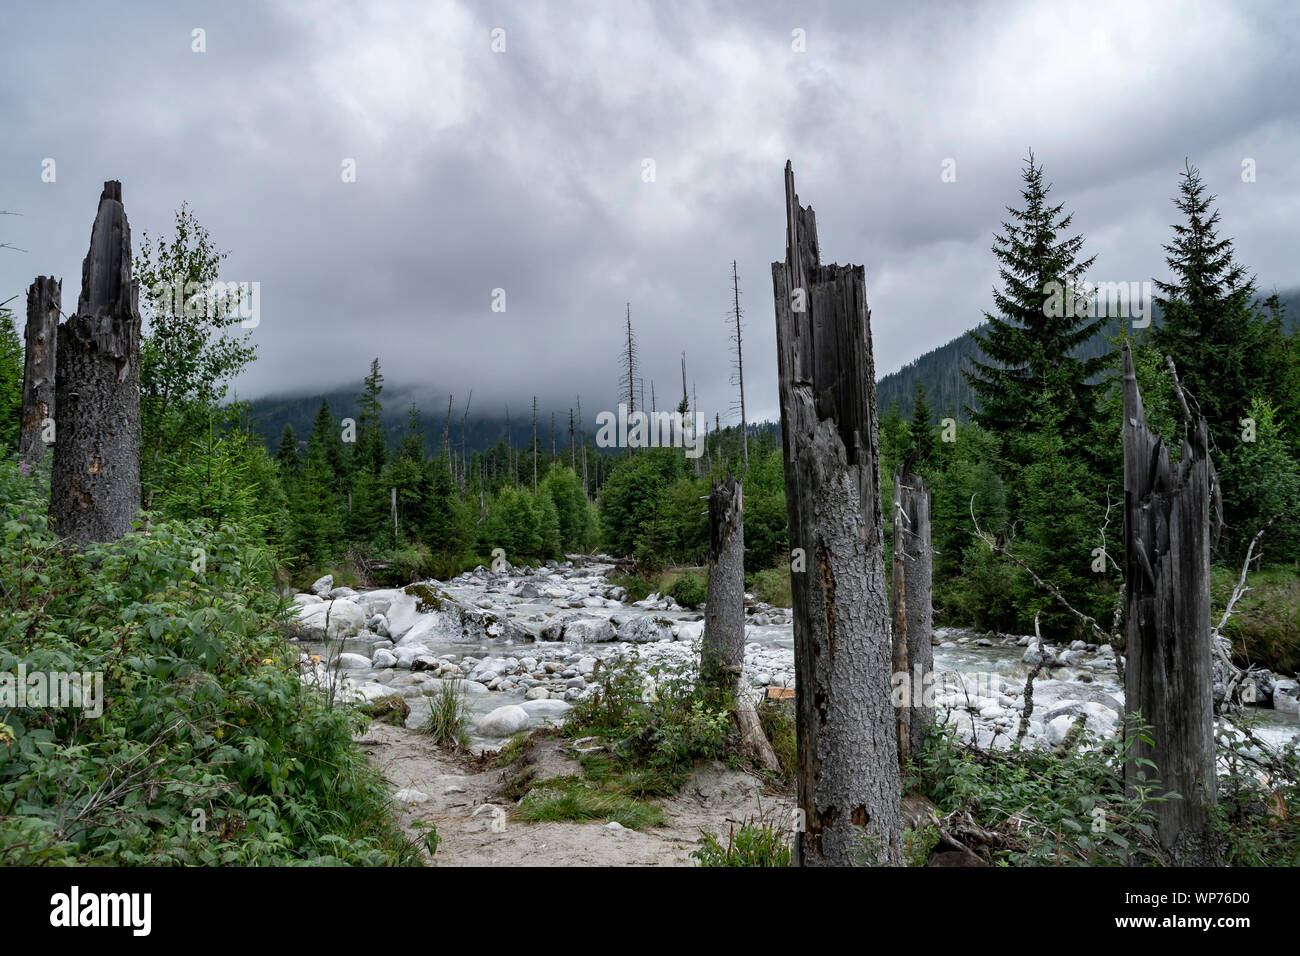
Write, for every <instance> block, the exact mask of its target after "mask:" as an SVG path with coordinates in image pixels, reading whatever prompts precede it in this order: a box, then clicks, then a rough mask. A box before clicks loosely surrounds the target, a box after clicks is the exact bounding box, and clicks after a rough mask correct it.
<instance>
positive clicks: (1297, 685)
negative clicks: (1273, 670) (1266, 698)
mask: <svg viewBox="0 0 1300 956" xmlns="http://www.w3.org/2000/svg"><path fill="white" fill-rule="evenodd" d="M1273 709H1274V710H1276V711H1277V712H1278V713H1280V714H1300V681H1294V680H1291V679H1290V678H1283V679H1281V680H1276V681H1274V682H1273Z"/></svg>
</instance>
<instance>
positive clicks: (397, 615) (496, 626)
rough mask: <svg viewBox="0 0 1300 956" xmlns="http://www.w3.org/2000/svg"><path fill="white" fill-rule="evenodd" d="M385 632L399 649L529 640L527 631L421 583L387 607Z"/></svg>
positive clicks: (410, 588) (511, 622) (408, 589)
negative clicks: (417, 646)
mask: <svg viewBox="0 0 1300 956" xmlns="http://www.w3.org/2000/svg"><path fill="white" fill-rule="evenodd" d="M388 633H389V636H390V637H392V638H393V639H394V640H395V641H396V643H397V645H398V646H399V647H403V646H409V645H414V644H457V643H472V644H482V643H485V642H486V641H488V640H499V639H506V640H511V641H531V640H532V639H533V636H532V634H531V633H530V632H529V631H527V630H526V629H525V628H523V627H522V626H521V625H519V624H516V623H515V622H514V621H511V620H507V619H506V618H502V617H498V616H497V615H496V614H495V613H493V612H491V611H485V610H483V609H481V608H477V607H470V606H469V605H466V604H464V603H462V602H460V601H457V600H456V599H455V598H453V597H451V596H450V595H449V594H447V593H445V592H437V591H434V590H433V589H432V588H431V587H429V586H428V585H423V584H421V585H411V586H410V587H409V588H407V589H405V590H404V591H403V592H402V594H401V595H400V596H399V597H397V598H395V599H394V600H393V602H392V604H391V605H390V606H389V608H388Z"/></svg>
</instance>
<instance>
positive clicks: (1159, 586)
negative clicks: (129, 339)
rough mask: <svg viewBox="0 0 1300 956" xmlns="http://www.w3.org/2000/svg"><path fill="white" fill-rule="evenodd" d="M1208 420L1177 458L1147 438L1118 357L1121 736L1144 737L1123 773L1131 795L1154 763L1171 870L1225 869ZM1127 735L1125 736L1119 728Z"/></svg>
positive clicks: (1130, 375)
mask: <svg viewBox="0 0 1300 956" xmlns="http://www.w3.org/2000/svg"><path fill="white" fill-rule="evenodd" d="M1206 435H1207V430H1206V425H1205V420H1204V419H1203V418H1202V419H1199V420H1197V421H1196V422H1195V424H1194V425H1193V426H1192V427H1191V428H1189V429H1188V430H1187V435H1186V436H1185V438H1184V440H1183V449H1182V455H1181V457H1180V459H1179V461H1178V464H1177V466H1171V464H1170V461H1169V449H1168V448H1167V447H1166V446H1165V444H1164V442H1163V440H1162V439H1161V438H1160V436H1159V435H1156V434H1155V433H1153V432H1152V431H1150V430H1149V429H1148V428H1147V424H1146V415H1145V412H1144V411H1143V407H1142V397H1141V395H1139V394H1138V386H1137V377H1136V375H1135V374H1134V371H1133V357H1132V354H1131V353H1130V352H1129V348H1128V345H1127V344H1125V346H1124V578H1125V582H1126V589H1127V595H1128V622H1127V627H1128V632H1127V641H1128V644H1127V657H1128V661H1127V664H1126V668H1125V675H1124V695H1125V697H1124V710H1125V717H1126V721H1125V722H1126V725H1127V724H1129V723H1131V722H1132V721H1134V720H1140V721H1141V722H1142V723H1144V724H1147V725H1149V726H1150V727H1151V739H1152V741H1153V742H1154V747H1153V746H1151V745H1149V744H1147V743H1145V742H1143V741H1142V740H1141V739H1139V740H1137V741H1136V742H1135V743H1134V745H1133V748H1132V749H1131V750H1130V751H1129V761H1128V763H1127V765H1126V766H1125V768H1124V771H1125V780H1126V782H1127V783H1128V785H1129V786H1130V787H1132V786H1134V785H1135V784H1137V783H1139V782H1140V781H1141V779H1142V770H1141V768H1140V767H1139V765H1138V761H1139V760H1143V759H1145V760H1151V761H1154V763H1155V766H1156V768H1157V769H1156V774H1157V775H1158V777H1159V781H1160V791H1161V792H1166V793H1168V792H1174V793H1177V794H1179V795H1180V798H1181V799H1171V800H1165V801H1162V802H1160V803H1157V804H1156V805H1155V812H1156V820H1157V828H1156V829H1157V835H1158V836H1159V839H1160V845H1161V846H1162V847H1163V848H1164V849H1165V851H1166V852H1167V853H1168V854H1169V855H1170V857H1171V858H1172V859H1173V861H1174V862H1176V863H1178V864H1182V865H1191V866H1194V865H1202V866H1204V865H1213V864H1216V863H1219V862H1221V851H1220V848H1219V845H1218V843H1219V841H1217V840H1216V839H1215V837H1214V833H1213V830H1212V828H1211V826H1210V810H1211V808H1212V807H1213V806H1214V802H1215V798H1216V792H1217V790H1216V788H1217V780H1216V773H1215V757H1214V692H1213V683H1214V679H1213V672H1212V669H1211V653H1212V648H1211V643H1210V485H1211V464H1210V457H1209V452H1208V446H1207V438H1206ZM1126 732H1129V733H1131V732H1132V731H1131V729H1127V728H1126Z"/></svg>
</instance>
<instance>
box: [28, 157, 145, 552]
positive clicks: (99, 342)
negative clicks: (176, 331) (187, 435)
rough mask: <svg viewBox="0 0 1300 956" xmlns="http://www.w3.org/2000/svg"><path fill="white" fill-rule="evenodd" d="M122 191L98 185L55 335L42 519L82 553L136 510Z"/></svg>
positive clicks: (132, 308) (132, 304) (135, 407)
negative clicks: (71, 291)
mask: <svg viewBox="0 0 1300 956" xmlns="http://www.w3.org/2000/svg"><path fill="white" fill-rule="evenodd" d="M137 300H138V285H137V283H136V282H135V280H134V279H132V277H131V227H130V225H129V224H128V222H127V218H126V210H125V209H123V208H122V185H121V183H118V182H106V183H105V184H104V191H103V193H102V195H101V196H100V199H99V210H98V212H97V213H96V216H95V224H94V227H93V228H92V229H91V233H90V250H89V251H88V252H87V253H86V258H85V260H84V262H83V263H82V267H81V297H80V298H79V299H78V300H77V311H76V314H74V315H72V316H70V317H69V318H68V320H67V321H66V322H64V323H63V324H62V325H60V326H59V330H58V338H57V363H56V371H55V408H56V410H57V414H58V418H57V419H56V426H57V432H56V441H55V445H54V470H53V475H52V478H51V485H50V513H51V515H53V517H54V521H55V529H56V531H57V532H58V533H59V535H61V536H62V537H63V538H64V539H65V540H67V541H69V542H71V543H73V544H75V545H78V546H83V545H85V544H88V543H90V542H92V541H115V540H117V539H118V538H120V537H121V536H122V535H124V534H126V533H127V532H129V531H130V530H131V528H132V522H133V520H134V518H135V515H136V512H137V511H138V510H139V507H140V312H139V308H138V304H137Z"/></svg>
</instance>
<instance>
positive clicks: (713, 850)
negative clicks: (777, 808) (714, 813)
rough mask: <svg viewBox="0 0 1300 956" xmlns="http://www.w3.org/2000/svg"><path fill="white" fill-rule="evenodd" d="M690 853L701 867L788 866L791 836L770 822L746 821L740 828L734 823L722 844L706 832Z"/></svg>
mask: <svg viewBox="0 0 1300 956" xmlns="http://www.w3.org/2000/svg"><path fill="white" fill-rule="evenodd" d="M696 842H697V843H698V845H699V848H698V849H696V850H694V851H692V853H691V856H693V857H695V858H696V859H697V860H699V861H700V866H789V865H790V835H789V834H788V833H786V832H783V831H781V830H780V829H778V828H777V827H776V826H775V825H774V824H773V823H771V822H770V821H756V820H752V819H751V820H749V821H747V822H746V823H744V824H743V825H742V826H741V827H740V829H739V830H737V829H736V827H735V825H734V824H733V825H732V826H731V828H730V830H729V831H728V833H727V845H726V846H725V847H724V846H723V845H722V842H721V841H720V840H719V839H718V837H717V835H716V834H713V833H705V834H704V836H703V837H701V838H700V839H699V840H697V841H696Z"/></svg>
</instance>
